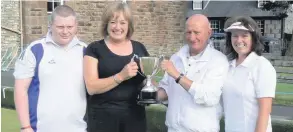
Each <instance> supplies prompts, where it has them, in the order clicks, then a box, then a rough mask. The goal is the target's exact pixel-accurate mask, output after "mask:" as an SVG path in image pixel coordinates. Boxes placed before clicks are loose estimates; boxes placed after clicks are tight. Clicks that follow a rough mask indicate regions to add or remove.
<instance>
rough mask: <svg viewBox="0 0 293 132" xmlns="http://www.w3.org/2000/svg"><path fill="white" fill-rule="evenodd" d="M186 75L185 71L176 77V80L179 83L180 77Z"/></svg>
mask: <svg viewBox="0 0 293 132" xmlns="http://www.w3.org/2000/svg"><path fill="white" fill-rule="evenodd" d="M183 76H184V74H183V73H180V75H179V77H177V78H176V80H175V82H176V83H179V81H180V79H181V78H182V77H183Z"/></svg>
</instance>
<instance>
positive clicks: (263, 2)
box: [257, 0, 275, 8]
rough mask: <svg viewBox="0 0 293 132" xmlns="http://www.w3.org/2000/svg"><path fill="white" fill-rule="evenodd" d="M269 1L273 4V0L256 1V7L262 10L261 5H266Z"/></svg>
mask: <svg viewBox="0 0 293 132" xmlns="http://www.w3.org/2000/svg"><path fill="white" fill-rule="evenodd" d="M269 1H271V2H275V0H258V2H257V7H258V8H262V7H263V5H265V4H266V3H268V2H269Z"/></svg>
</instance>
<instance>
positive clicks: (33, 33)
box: [22, 1, 48, 46]
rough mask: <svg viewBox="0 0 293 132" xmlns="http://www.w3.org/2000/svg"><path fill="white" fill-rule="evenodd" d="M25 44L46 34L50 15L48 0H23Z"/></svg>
mask: <svg viewBox="0 0 293 132" xmlns="http://www.w3.org/2000/svg"><path fill="white" fill-rule="evenodd" d="M22 3H23V8H22V9H23V23H24V24H23V30H24V31H23V33H24V37H23V38H24V45H25V46H26V44H29V43H31V42H32V41H34V40H36V39H38V38H40V37H41V36H44V35H46V33H47V31H48V15H47V2H46V1H23V2H22Z"/></svg>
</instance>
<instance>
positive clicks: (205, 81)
mask: <svg viewBox="0 0 293 132" xmlns="http://www.w3.org/2000/svg"><path fill="white" fill-rule="evenodd" d="M223 60H224V61H217V63H212V64H211V65H213V66H211V67H210V68H208V69H207V71H206V72H205V73H204V75H203V77H202V78H201V79H200V80H193V83H192V84H191V87H190V89H189V90H188V92H189V93H190V94H191V96H192V97H193V99H194V102H195V103H197V104H201V105H205V106H213V105H216V104H218V103H219V100H220V97H221V94H222V87H223V85H224V81H225V79H226V76H227V73H228V69H229V64H228V61H226V60H225V59H223Z"/></svg>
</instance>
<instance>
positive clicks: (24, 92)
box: [14, 5, 86, 132]
mask: <svg viewBox="0 0 293 132" xmlns="http://www.w3.org/2000/svg"><path fill="white" fill-rule="evenodd" d="M51 22H52V23H51V27H50V30H49V32H48V33H47V35H46V37H44V38H41V39H39V40H36V41H34V42H32V43H31V44H30V45H29V46H28V47H27V48H26V50H25V51H24V52H23V53H22V54H21V55H20V57H19V59H18V60H17V62H16V64H15V71H14V76H15V90H14V91H15V93H14V95H15V106H16V111H17V113H18V117H19V120H20V124H21V131H22V132H86V122H85V121H84V120H83V118H84V115H85V113H86V89H85V85H84V80H83V68H82V66H83V50H84V48H85V47H86V45H85V44H84V43H83V42H81V41H79V40H78V38H77V37H76V33H77V20H76V14H75V12H74V11H73V9H72V8H70V7H69V6H66V5H61V6H58V7H56V8H55V10H54V12H53V13H52V21H51Z"/></svg>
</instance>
